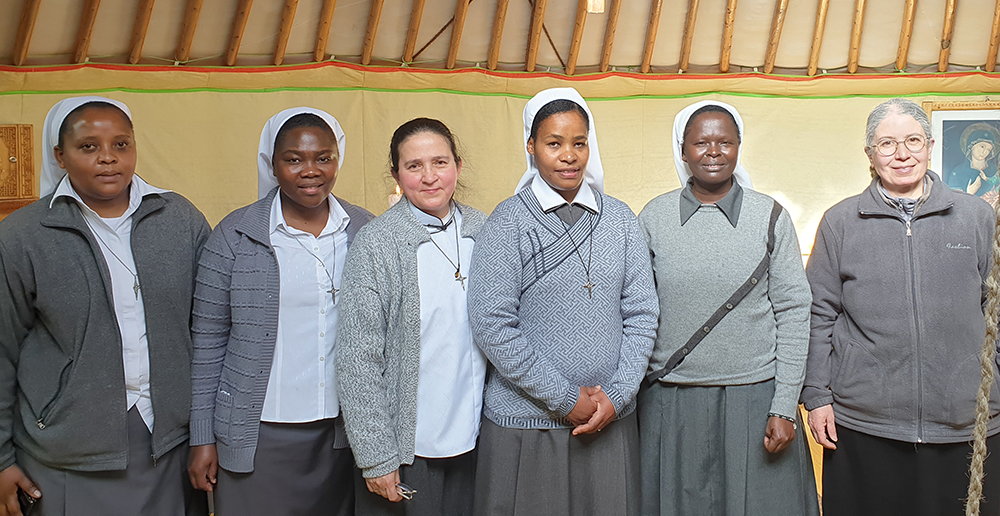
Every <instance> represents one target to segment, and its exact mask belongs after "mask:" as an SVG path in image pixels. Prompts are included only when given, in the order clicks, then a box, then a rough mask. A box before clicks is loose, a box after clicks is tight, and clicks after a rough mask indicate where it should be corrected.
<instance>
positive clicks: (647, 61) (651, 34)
mask: <svg viewBox="0 0 1000 516" xmlns="http://www.w3.org/2000/svg"><path fill="white" fill-rule="evenodd" d="M661 11H663V0H653V4H652V6H651V7H650V9H649V25H647V26H646V44H645V45H643V47H642V66H641V68H640V69H641V70H642V73H649V69H650V65H651V63H652V62H653V47H655V46H656V32H657V30H659V28H660V12H661Z"/></svg>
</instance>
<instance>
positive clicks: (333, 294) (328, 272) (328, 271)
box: [291, 235, 340, 304]
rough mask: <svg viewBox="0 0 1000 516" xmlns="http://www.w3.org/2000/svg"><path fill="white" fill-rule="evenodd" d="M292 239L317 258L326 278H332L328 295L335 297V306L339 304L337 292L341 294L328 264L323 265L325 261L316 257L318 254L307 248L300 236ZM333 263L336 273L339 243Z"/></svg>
mask: <svg viewBox="0 0 1000 516" xmlns="http://www.w3.org/2000/svg"><path fill="white" fill-rule="evenodd" d="M291 237H292V238H294V239H295V242H297V243H298V244H299V246H300V247H302V250H303V251H305V252H307V253H309V254H310V255H312V257H313V258H315V259H316V261H317V262H319V266H320V267H322V268H323V272H325V273H326V277H328V278H330V290H327V291H326V293H327V294H330V295H331V296H333V302H334V304H336V303H337V292H340V289H339V288H336V287H335V286H334V284H333V274H330V269H327V268H326V264H325V263H323V259H322V258H320V257H319V256H316V253H314V252H312V251H310V250H309V248H308V247H306V245H305V244H303V243H302V241H301V240H299V237H298V236H296V235H291ZM333 263H334V265H333V270H335V271H336V270H337V265H336V264H337V243H336V242H334V243H333Z"/></svg>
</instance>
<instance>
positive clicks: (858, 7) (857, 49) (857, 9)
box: [847, 0, 1000, 73]
mask: <svg viewBox="0 0 1000 516" xmlns="http://www.w3.org/2000/svg"><path fill="white" fill-rule="evenodd" d="M998 1H1000V0H998ZM864 24H865V0H855V3H854V25H852V26H851V48H850V51H849V52H848V53H847V71H848V72H849V73H855V72H857V71H858V56H859V55H860V54H861V30H862V29H863V28H864Z"/></svg>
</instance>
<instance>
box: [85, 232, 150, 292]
mask: <svg viewBox="0 0 1000 516" xmlns="http://www.w3.org/2000/svg"><path fill="white" fill-rule="evenodd" d="M83 221H84V222H85V223H87V227H88V228H90V232H91V233H92V234H93V235H94V236H95V237H97V239H98V240H100V242H101V243H102V244H104V248H105V249H107V250H108V251H111V256H114V257H115V259H116V260H118V263H120V264H122V267H125V270H127V271H128V273H129V274H131V275H132V281H133V283H132V291H133V292H135V300H136V301H138V300H139V275H138V274H137V273H136V272H137V271H138V268H137V269H136V272H133V271H132V268H131V267H129V266H128V265H125V260H122V259H121V257H120V256H118V253H116V252H115V250H114V249H112V248H111V246H110V245H108V243H107V242H105V241H104V239H103V238H101V234H100V233H98V232H97V231H95V230H94V226H91V225H90V221H89V220H87V217H86V216H84V217H83Z"/></svg>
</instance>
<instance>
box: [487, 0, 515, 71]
mask: <svg viewBox="0 0 1000 516" xmlns="http://www.w3.org/2000/svg"><path fill="white" fill-rule="evenodd" d="M508 4H510V0H497V11H496V14H495V15H494V16H493V34H492V35H491V36H490V50H489V54H488V55H487V57H486V67H487V68H489V69H490V70H496V69H497V61H499V60H500V42H501V41H502V40H503V26H504V22H505V21H506V19H507V5H508Z"/></svg>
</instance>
